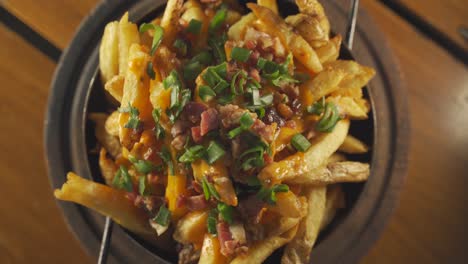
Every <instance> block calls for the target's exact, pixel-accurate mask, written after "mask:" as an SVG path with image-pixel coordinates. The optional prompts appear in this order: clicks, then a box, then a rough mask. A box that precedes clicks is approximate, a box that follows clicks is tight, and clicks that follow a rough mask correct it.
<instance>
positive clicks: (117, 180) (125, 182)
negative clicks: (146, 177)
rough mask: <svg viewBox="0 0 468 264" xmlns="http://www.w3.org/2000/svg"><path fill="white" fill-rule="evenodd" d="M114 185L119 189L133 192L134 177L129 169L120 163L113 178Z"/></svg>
mask: <svg viewBox="0 0 468 264" xmlns="http://www.w3.org/2000/svg"><path fill="white" fill-rule="evenodd" d="M112 185H113V186H114V187H116V188H117V189H122V190H125V191H127V192H133V184H132V179H131V177H130V174H129V173H128V170H127V169H126V168H125V167H124V166H123V165H120V168H119V169H118V170H117V173H116V174H115V176H114V179H113V180H112Z"/></svg>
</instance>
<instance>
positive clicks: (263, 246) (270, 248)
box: [230, 224, 297, 264]
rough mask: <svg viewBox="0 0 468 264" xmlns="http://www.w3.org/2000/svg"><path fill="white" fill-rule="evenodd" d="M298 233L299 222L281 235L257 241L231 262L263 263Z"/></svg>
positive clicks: (239, 263) (232, 263) (243, 263)
mask: <svg viewBox="0 0 468 264" xmlns="http://www.w3.org/2000/svg"><path fill="white" fill-rule="evenodd" d="M296 233H297V224H296V225H295V226H294V227H293V228H291V229H290V230H288V231H286V232H284V233H283V234H281V235H278V236H272V237H268V238H266V239H264V240H261V241H258V242H255V243H254V244H253V245H252V246H251V247H249V251H248V252H247V253H246V254H243V255H238V256H237V257H236V258H234V259H233V260H232V261H231V263H230V264H251V263H262V262H263V261H264V260H265V259H266V258H268V256H270V255H271V254H272V253H273V252H274V251H275V250H276V249H278V248H280V247H282V246H284V245H285V244H286V243H288V242H289V241H291V239H293V238H294V236H295V235H296Z"/></svg>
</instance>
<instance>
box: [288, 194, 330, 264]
mask: <svg viewBox="0 0 468 264" xmlns="http://www.w3.org/2000/svg"><path fill="white" fill-rule="evenodd" d="M326 190H327V189H326V187H310V188H308V189H307V190H305V192H304V193H305V195H306V197H307V204H308V208H307V214H306V216H305V217H304V218H303V219H302V220H301V223H300V224H299V228H298V232H297V234H296V236H295V237H294V239H293V240H291V242H289V243H288V244H287V246H286V248H285V250H284V253H283V257H282V259H281V263H282V264H290V263H291V264H292V263H308V262H309V257H310V252H311V251H312V247H313V246H314V244H315V240H316V239H317V236H318V234H319V231H320V224H321V223H322V221H323V216H324V213H325V205H326Z"/></svg>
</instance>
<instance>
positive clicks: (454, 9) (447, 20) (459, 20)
mask: <svg viewBox="0 0 468 264" xmlns="http://www.w3.org/2000/svg"><path fill="white" fill-rule="evenodd" d="M395 2H399V3H400V4H402V5H404V6H406V7H407V8H409V9H410V10H411V11H413V12H414V13H415V14H417V15H418V16H420V17H421V18H423V19H424V20H426V21H427V22H429V23H430V24H431V25H433V26H434V27H436V28H437V29H438V30H440V31H442V32H444V33H445V34H446V35H448V36H449V37H450V39H451V40H453V41H455V42H456V43H457V44H458V45H459V46H461V47H464V48H465V50H467V51H468V41H467V40H465V39H464V38H463V37H462V36H461V35H460V33H459V32H458V29H459V27H460V26H464V27H465V28H468V2H467V1H466V0H444V1H440V0H396V1H395Z"/></svg>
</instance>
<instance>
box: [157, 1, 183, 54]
mask: <svg viewBox="0 0 468 264" xmlns="http://www.w3.org/2000/svg"><path fill="white" fill-rule="evenodd" d="M183 4H184V1H183V0H169V1H167V4H166V9H165V10H164V14H163V16H162V19H161V27H162V28H163V29H164V37H163V40H162V41H163V43H164V44H165V45H166V46H169V47H172V43H173V42H174V40H175V37H176V35H177V29H178V26H179V18H180V14H181V12H182V5H183Z"/></svg>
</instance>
